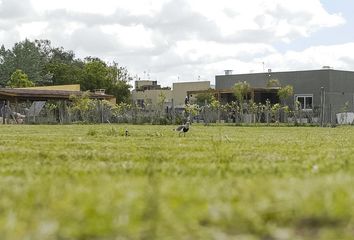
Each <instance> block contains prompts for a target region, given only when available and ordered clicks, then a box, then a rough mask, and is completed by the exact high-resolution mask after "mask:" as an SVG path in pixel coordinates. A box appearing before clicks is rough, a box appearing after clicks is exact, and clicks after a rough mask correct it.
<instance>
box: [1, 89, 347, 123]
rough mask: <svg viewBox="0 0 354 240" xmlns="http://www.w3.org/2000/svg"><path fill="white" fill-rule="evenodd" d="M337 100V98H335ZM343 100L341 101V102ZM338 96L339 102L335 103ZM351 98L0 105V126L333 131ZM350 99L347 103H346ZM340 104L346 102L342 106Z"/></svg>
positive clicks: (343, 120) (344, 119)
mask: <svg viewBox="0 0 354 240" xmlns="http://www.w3.org/2000/svg"><path fill="white" fill-rule="evenodd" d="M340 94H341V95H340ZM343 95H347V96H346V98H343ZM338 96H340V97H338ZM353 96H354V95H353V94H349V93H348V94H345V93H336V92H327V93H324V94H323V97H322V98H321V99H322V100H321V105H318V106H313V107H312V109H310V110H307V109H306V110H304V109H301V108H300V107H297V106H295V107H293V109H291V108H290V107H288V106H284V105H281V104H278V103H277V104H273V105H272V104H270V103H269V102H268V103H266V104H256V103H252V102H247V103H242V104H240V103H237V102H231V103H227V104H220V103H219V102H217V103H211V104H206V105H204V106H199V105H197V104H189V105H186V106H185V108H183V109H175V108H173V106H172V107H171V106H167V105H164V104H161V105H160V106H157V107H155V108H154V109H152V108H149V109H147V108H144V107H141V106H135V105H130V104H125V103H122V104H112V103H110V102H107V101H105V100H103V101H101V100H92V99H71V100H70V101H68V100H60V101H34V102H29V101H26V102H21V103H10V102H9V101H0V124H75V123H82V124H85V123H87V124H91V123H92V124H93V123H129V124H161V125H167V124H181V123H185V122H186V121H190V122H196V123H202V124H205V125H208V124H211V123H228V124H235V125H238V124H250V125H252V124H265V125H267V124H280V123H284V124H287V125H315V126H334V125H336V124H353V121H354V113H353V112H354V109H353V108H354V106H353V101H354V100H353ZM350 98H351V99H352V101H351V102H349V100H348V99H350ZM343 99H345V100H348V101H345V102H344V101H342V100H343Z"/></svg>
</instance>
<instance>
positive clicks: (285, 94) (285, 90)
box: [278, 85, 294, 104]
mask: <svg viewBox="0 0 354 240" xmlns="http://www.w3.org/2000/svg"><path fill="white" fill-rule="evenodd" d="M293 93H294V88H293V86H291V85H286V86H285V87H282V88H280V89H279V91H278V96H279V98H280V101H281V102H282V104H285V100H286V99H288V98H289V97H291V96H292V95H293Z"/></svg>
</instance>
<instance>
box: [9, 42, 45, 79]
mask: <svg viewBox="0 0 354 240" xmlns="http://www.w3.org/2000/svg"><path fill="white" fill-rule="evenodd" d="M12 58H13V59H12V61H11V62H12V64H13V65H12V68H13V71H15V70H16V69H22V70H23V71H24V72H25V73H26V74H27V75H28V77H29V79H31V80H32V81H33V82H34V83H40V82H41V81H42V70H43V68H44V65H45V63H46V60H45V58H44V57H43V55H42V53H41V52H40V49H39V48H38V46H37V45H36V43H35V42H31V41H30V40H28V39H26V40H24V41H22V42H19V43H15V46H14V47H13V48H12Z"/></svg>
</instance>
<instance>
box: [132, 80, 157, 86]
mask: <svg viewBox="0 0 354 240" xmlns="http://www.w3.org/2000/svg"><path fill="white" fill-rule="evenodd" d="M154 83H155V84H157V81H153V80H139V81H135V88H141V87H142V86H153V85H154Z"/></svg>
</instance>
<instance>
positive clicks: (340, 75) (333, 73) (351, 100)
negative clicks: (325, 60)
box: [326, 70, 354, 113]
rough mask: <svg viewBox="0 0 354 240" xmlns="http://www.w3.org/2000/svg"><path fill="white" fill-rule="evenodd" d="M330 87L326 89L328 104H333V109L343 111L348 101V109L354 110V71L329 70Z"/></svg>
mask: <svg viewBox="0 0 354 240" xmlns="http://www.w3.org/2000/svg"><path fill="white" fill-rule="evenodd" d="M329 80H330V82H329V83H330V84H329V88H328V89H326V103H327V104H326V105H329V104H330V105H331V110H332V111H333V112H334V113H336V112H341V111H343V108H344V106H345V104H346V102H348V104H349V108H348V111H354V72H351V71H337V70H329Z"/></svg>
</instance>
